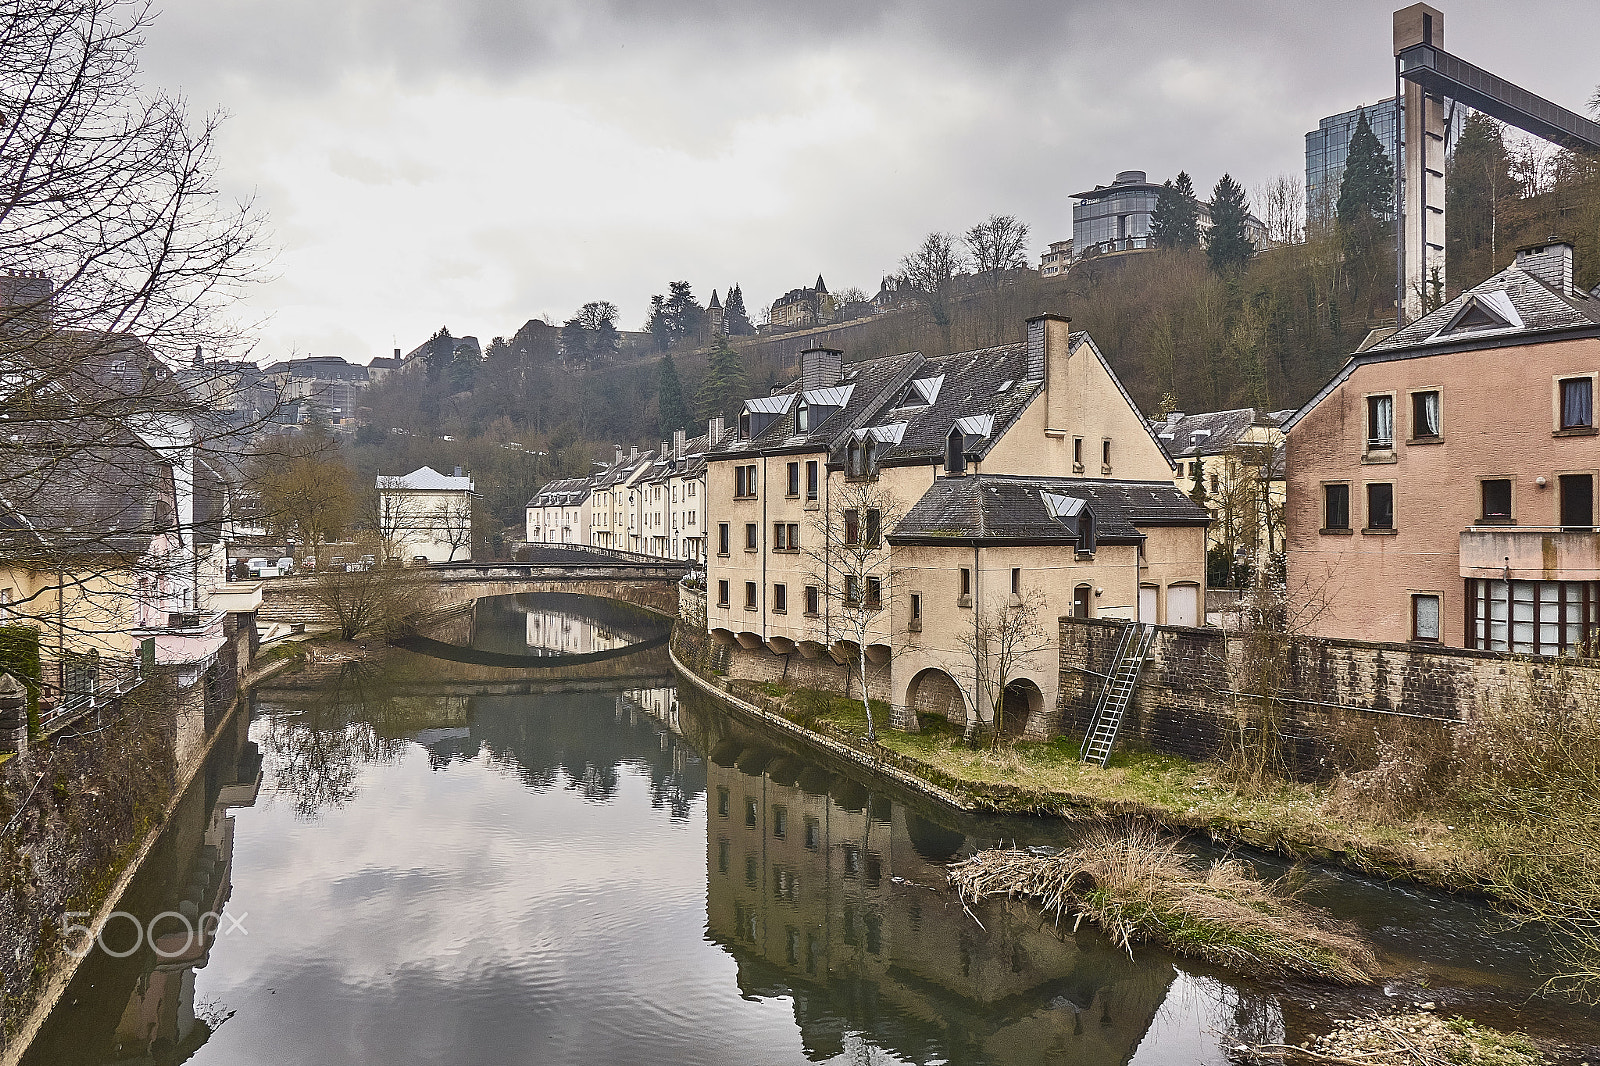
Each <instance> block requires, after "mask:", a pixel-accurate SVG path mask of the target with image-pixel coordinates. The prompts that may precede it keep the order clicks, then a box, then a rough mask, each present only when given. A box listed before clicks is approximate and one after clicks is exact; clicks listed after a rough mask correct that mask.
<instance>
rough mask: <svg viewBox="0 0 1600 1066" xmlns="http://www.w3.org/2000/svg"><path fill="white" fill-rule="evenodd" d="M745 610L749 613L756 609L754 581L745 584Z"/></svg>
mask: <svg viewBox="0 0 1600 1066" xmlns="http://www.w3.org/2000/svg"><path fill="white" fill-rule="evenodd" d="M744 609H745V610H747V611H753V610H755V609H756V583H755V582H754V581H746V582H745V583H744Z"/></svg>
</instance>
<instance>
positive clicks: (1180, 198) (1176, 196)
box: [1150, 170, 1200, 248]
mask: <svg viewBox="0 0 1600 1066" xmlns="http://www.w3.org/2000/svg"><path fill="white" fill-rule="evenodd" d="M1150 239H1151V241H1153V242H1154V243H1155V245H1156V247H1157V248H1198V247H1199V246H1200V201H1199V200H1198V199H1197V198H1196V197H1195V194H1194V182H1193V181H1191V180H1190V178H1189V173H1188V171H1185V170H1180V171H1178V180H1177V181H1175V182H1174V181H1164V182H1162V183H1161V191H1160V192H1159V193H1157V194H1156V209H1155V211H1154V212H1153V213H1152V214H1151V215H1150Z"/></svg>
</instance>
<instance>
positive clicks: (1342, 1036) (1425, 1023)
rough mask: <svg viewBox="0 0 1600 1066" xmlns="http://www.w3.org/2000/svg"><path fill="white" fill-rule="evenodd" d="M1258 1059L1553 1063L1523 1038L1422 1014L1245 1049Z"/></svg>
mask: <svg viewBox="0 0 1600 1066" xmlns="http://www.w3.org/2000/svg"><path fill="white" fill-rule="evenodd" d="M1238 1050H1241V1051H1246V1052H1248V1053H1249V1054H1251V1055H1253V1056H1254V1057H1256V1058H1259V1059H1276V1060H1279V1061H1282V1062H1327V1063H1339V1064H1350V1066H1355V1064H1358V1063H1359V1064H1370V1066H1548V1063H1549V1062H1550V1059H1549V1058H1548V1057H1546V1056H1545V1054H1544V1053H1543V1052H1542V1051H1540V1050H1539V1048H1538V1046H1537V1045H1535V1044H1534V1043H1533V1041H1531V1040H1529V1039H1528V1038H1527V1037H1525V1036H1523V1035H1522V1034H1521V1033H1502V1032H1499V1031H1497V1030H1494V1029H1487V1028H1484V1027H1482V1026H1479V1025H1474V1024H1473V1023H1472V1022H1470V1021H1468V1020H1467V1019H1465V1018H1449V1019H1445V1018H1441V1017H1439V1016H1438V1015H1436V1014H1430V1013H1427V1012H1425V1011H1418V1012H1415V1013H1411V1014H1397V1015H1392V1016H1390V1017H1387V1018H1385V1017H1380V1016H1378V1015H1375V1014H1374V1015H1369V1016H1367V1017H1363V1018H1349V1019H1346V1020H1344V1021H1341V1022H1340V1023H1339V1024H1338V1025H1336V1026H1335V1027H1334V1030H1333V1032H1331V1033H1329V1034H1328V1035H1327V1036H1325V1037H1322V1038H1321V1039H1319V1040H1316V1041H1314V1042H1310V1043H1308V1044H1307V1045H1306V1046H1304V1047H1296V1046H1294V1045H1293V1044H1257V1045H1255V1046H1254V1047H1248V1048H1245V1047H1241V1048H1239V1049H1238Z"/></svg>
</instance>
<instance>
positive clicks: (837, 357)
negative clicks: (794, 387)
mask: <svg viewBox="0 0 1600 1066" xmlns="http://www.w3.org/2000/svg"><path fill="white" fill-rule="evenodd" d="M843 365H844V353H843V352H841V351H840V350H839V349H837V348H807V349H806V350H805V351H803V352H801V353H800V388H801V389H802V390H810V389H825V388H827V387H828V386H830V385H837V384H839V370H840V367H842V366H843Z"/></svg>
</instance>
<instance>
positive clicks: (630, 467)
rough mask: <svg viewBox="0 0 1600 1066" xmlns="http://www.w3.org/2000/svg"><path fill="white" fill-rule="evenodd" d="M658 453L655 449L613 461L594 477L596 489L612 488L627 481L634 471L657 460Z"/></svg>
mask: <svg viewBox="0 0 1600 1066" xmlns="http://www.w3.org/2000/svg"><path fill="white" fill-rule="evenodd" d="M655 458H656V453H655V452H653V451H649V452H640V453H639V454H638V455H636V456H634V457H633V458H631V459H624V460H622V462H620V463H612V464H611V465H610V466H608V467H607V468H606V469H605V470H604V471H603V472H602V473H599V474H596V475H595V478H594V486H593V487H594V489H595V490H597V491H598V490H602V489H611V488H615V487H616V486H618V485H621V484H624V483H626V482H627V481H628V480H629V479H630V478H632V477H633V475H634V473H635V472H637V471H638V470H639V469H640V468H642V467H648V466H650V465H651V464H653V463H654V462H655Z"/></svg>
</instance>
